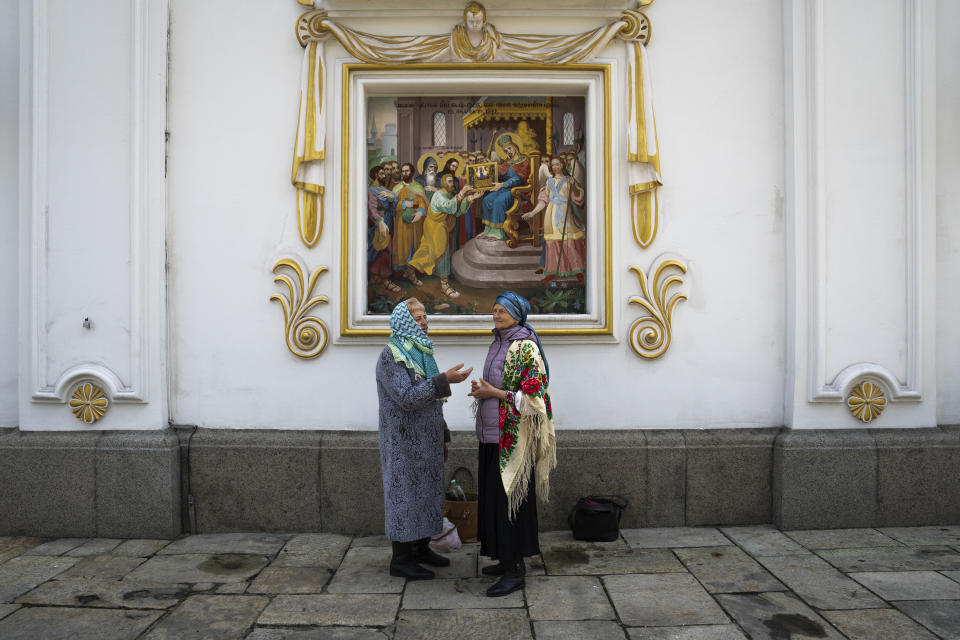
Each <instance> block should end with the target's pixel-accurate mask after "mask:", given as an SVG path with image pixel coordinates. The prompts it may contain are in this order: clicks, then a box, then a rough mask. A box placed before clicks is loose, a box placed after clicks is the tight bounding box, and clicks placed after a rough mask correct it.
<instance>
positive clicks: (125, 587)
mask: <svg viewBox="0 0 960 640" xmlns="http://www.w3.org/2000/svg"><path fill="white" fill-rule="evenodd" d="M188 595H190V589H189V587H188V585H185V584H151V583H143V582H131V581H129V580H85V579H83V580H60V579H57V580H49V581H47V582H44V583H43V584H41V585H39V586H38V587H37V588H36V589H34V590H32V591H30V592H29V593H27V594H25V595H22V596H20V597H19V598H17V602H22V603H24V604H35V605H60V606H68V607H96V608H106V609H169V608H170V607H173V606H176V604H177V603H179V602H180V601H181V600H183V599H184V598H185V597H187V596H188Z"/></svg>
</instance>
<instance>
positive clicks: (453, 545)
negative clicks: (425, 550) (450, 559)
mask: <svg viewBox="0 0 960 640" xmlns="http://www.w3.org/2000/svg"><path fill="white" fill-rule="evenodd" d="M462 546H463V543H462V542H461V541H460V534H459V533H457V526H456V525H455V524H453V523H452V522H450V521H449V520H448V519H446V518H444V519H443V526H441V527H440V533H438V534H437V535H435V536H432V537H431V538H430V548H431V549H433V550H434V551H436V552H437V553H450V552H451V551H456V550H457V549H459V548H460V547H462Z"/></svg>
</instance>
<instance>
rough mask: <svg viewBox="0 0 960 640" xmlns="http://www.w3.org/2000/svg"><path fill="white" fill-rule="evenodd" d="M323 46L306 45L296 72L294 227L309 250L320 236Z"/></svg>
mask: <svg viewBox="0 0 960 640" xmlns="http://www.w3.org/2000/svg"><path fill="white" fill-rule="evenodd" d="M323 75H324V67H323V44H322V43H321V42H319V41H317V40H314V41H311V42H309V43H307V46H306V47H305V48H304V52H303V66H302V67H301V70H300V101H299V105H300V107H299V112H298V114H297V135H296V141H295V142H294V149H293V174H292V176H291V178H290V179H291V181H292V182H293V186H294V187H296V189H297V223H298V228H299V230H300V239H301V240H302V241H303V244H305V245H307V246H308V247H312V246H314V245H315V244H317V242H318V241H319V240H320V235H321V234H322V233H323V195H324V185H323V182H324V180H323V160H324V158H325V156H326V150H325V146H324V145H325V144H326V130H325V127H326V119H325V118H324V111H323Z"/></svg>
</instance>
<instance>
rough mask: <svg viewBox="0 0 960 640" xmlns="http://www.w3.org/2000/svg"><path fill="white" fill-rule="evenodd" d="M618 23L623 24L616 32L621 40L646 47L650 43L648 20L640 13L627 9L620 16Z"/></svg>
mask: <svg viewBox="0 0 960 640" xmlns="http://www.w3.org/2000/svg"><path fill="white" fill-rule="evenodd" d="M620 22H623V23H625V24H624V25H623V26H622V27H620V30H619V31H617V37H619V38H620V39H621V40H632V41H636V42H639V43H640V44H642V45H644V46H646V45H647V43H648V42H649V41H650V20H649V18H647V16H646V15H644V14H643V13H641V12H640V11H635V10H633V9H627V10H626V11H624V12H623V13H621V14H620Z"/></svg>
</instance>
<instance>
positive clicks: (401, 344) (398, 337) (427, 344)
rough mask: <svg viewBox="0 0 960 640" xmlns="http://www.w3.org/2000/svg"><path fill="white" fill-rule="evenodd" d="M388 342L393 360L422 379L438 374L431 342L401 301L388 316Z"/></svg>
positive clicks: (405, 303)
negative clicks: (389, 331)
mask: <svg viewBox="0 0 960 640" xmlns="http://www.w3.org/2000/svg"><path fill="white" fill-rule="evenodd" d="M390 330H391V331H392V332H393V333H391V334H390V340H389V341H388V342H387V344H388V345H389V346H390V349H391V350H392V351H393V359H394V360H395V361H396V362H403V364H404V365H405V366H406V367H407V368H408V369H413V370H414V371H416V372H417V373H419V374H420V375H421V376H423V377H424V378H432V377H434V376H435V375H437V374H439V373H440V370H439V369H438V368H437V362H436V360H434V359H433V340H431V339H430V338H428V337H427V334H425V333H424V332H423V329H421V328H420V325H418V324H417V321H416V320H414V319H413V316H412V315H411V314H410V309H408V308H407V301H406V300H402V301H400V302H399V303H397V306H396V307H394V308H393V313H391V314H390Z"/></svg>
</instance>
